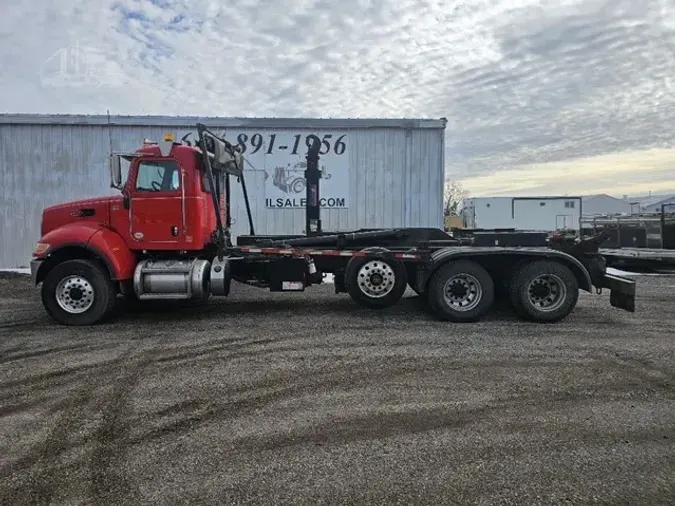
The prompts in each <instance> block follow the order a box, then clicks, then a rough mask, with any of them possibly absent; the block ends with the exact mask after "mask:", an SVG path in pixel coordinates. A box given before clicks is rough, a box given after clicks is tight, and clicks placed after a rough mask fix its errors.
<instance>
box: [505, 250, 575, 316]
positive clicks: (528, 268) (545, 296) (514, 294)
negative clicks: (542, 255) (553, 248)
mask: <svg viewBox="0 0 675 506" xmlns="http://www.w3.org/2000/svg"><path fill="white" fill-rule="evenodd" d="M578 298H579V281H578V280H577V278H576V276H575V275H574V273H573V272H572V271H571V270H570V269H569V268H568V267H567V266H565V265H563V264H562V263H560V262H556V261H551V260H534V261H532V262H528V263H526V264H525V265H523V266H522V267H521V268H520V269H518V270H517V271H516V272H515V273H514V275H513V277H512V278H511V280H510V283H509V299H510V302H511V305H512V307H513V308H514V310H515V311H516V313H517V314H518V315H519V316H521V317H522V318H524V319H526V320H529V321H533V322H540V323H554V322H558V321H560V320H562V319H563V318H565V317H566V316H567V315H569V314H570V313H571V312H572V310H573V309H574V307H575V306H576V304H577V300H578Z"/></svg>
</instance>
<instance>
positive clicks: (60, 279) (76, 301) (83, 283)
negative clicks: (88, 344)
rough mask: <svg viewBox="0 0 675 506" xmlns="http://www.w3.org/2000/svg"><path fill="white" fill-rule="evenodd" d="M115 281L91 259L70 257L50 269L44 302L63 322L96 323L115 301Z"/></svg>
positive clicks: (44, 289)
mask: <svg viewBox="0 0 675 506" xmlns="http://www.w3.org/2000/svg"><path fill="white" fill-rule="evenodd" d="M116 296H117V293H116V290H115V285H114V283H113V282H112V280H111V279H110V277H109V276H108V274H107V272H106V271H105V270H104V269H103V268H102V267H100V266H99V265H98V264H97V263H96V262H92V261H91V260H80V259H78V260H68V261H65V262H62V263H60V264H58V265H56V266H54V268H53V269H52V270H51V271H49V273H48V274H47V276H46V277H45V279H44V281H43V283H42V304H43V305H44V307H45V309H46V310H47V313H48V314H49V315H50V316H51V317H52V318H53V319H54V320H55V321H56V322H58V323H60V324H62V325H93V324H95V323H98V322H99V321H101V320H103V319H104V318H105V317H106V316H108V315H109V314H110V313H111V312H112V310H113V309H114V307H115V303H116Z"/></svg>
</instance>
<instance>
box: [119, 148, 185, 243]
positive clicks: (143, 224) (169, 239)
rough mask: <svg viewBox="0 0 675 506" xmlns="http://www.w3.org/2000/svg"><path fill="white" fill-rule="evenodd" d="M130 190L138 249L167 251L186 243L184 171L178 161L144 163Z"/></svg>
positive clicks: (133, 237)
mask: <svg viewBox="0 0 675 506" xmlns="http://www.w3.org/2000/svg"><path fill="white" fill-rule="evenodd" d="M135 172H136V178H135V181H134V182H133V185H132V186H131V188H130V197H131V199H130V200H131V203H130V208H129V218H130V227H129V233H130V234H131V241H132V243H134V244H135V246H136V248H135V249H164V248H165V247H172V246H174V245H176V244H178V243H181V242H183V241H184V240H185V237H184V230H185V215H184V188H183V184H182V183H183V178H182V171H181V167H180V165H179V163H178V162H177V161H176V160H175V159H166V158H165V159H157V160H141V161H139V163H138V167H137V170H136V171H135Z"/></svg>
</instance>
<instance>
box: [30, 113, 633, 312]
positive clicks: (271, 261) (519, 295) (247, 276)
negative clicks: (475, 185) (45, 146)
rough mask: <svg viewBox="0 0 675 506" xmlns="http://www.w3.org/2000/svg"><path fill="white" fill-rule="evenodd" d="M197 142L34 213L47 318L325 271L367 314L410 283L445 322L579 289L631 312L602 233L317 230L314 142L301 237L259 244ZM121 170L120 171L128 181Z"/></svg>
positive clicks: (629, 289) (224, 175) (146, 150)
mask: <svg viewBox="0 0 675 506" xmlns="http://www.w3.org/2000/svg"><path fill="white" fill-rule="evenodd" d="M197 137H198V139H197V141H196V142H195V145H194V146H193V145H192V144H191V143H190V141H187V140H186V138H187V136H186V137H184V138H183V140H182V142H174V139H173V136H168V137H167V138H165V140H164V141H163V142H155V143H150V142H146V143H144V144H143V145H142V146H141V147H140V148H139V149H138V150H137V151H136V152H134V153H113V154H111V157H110V161H111V163H110V169H111V180H112V183H111V186H112V187H114V188H118V189H119V190H120V195H118V196H112V197H102V198H94V199H87V200H80V201H74V202H66V203H64V204H60V205H56V206H51V207H48V208H46V209H45V210H44V212H43V216H42V232H41V233H42V237H41V238H40V240H39V241H38V244H37V246H36V249H35V252H34V254H33V259H32V262H31V270H32V275H33V279H34V282H35V283H36V284H38V285H39V284H41V295H42V301H43V305H44V307H45V309H46V311H47V312H48V313H49V314H50V315H51V316H52V318H53V319H54V320H55V321H57V322H59V323H62V324H68V325H91V324H94V323H96V322H99V321H102V320H103V319H105V318H106V317H107V316H109V315H110V314H111V313H112V310H113V308H114V307H115V305H116V301H117V299H118V295H122V296H123V297H125V298H126V299H128V300H131V301H142V300H146V299H189V300H195V299H198V300H206V299H208V298H209V297H210V296H227V295H229V293H230V288H231V284H232V281H237V282H240V283H246V284H249V285H253V286H258V287H262V288H267V289H269V290H271V291H291V292H292V291H302V290H305V289H306V288H307V287H308V286H311V285H313V284H319V283H321V282H322V280H323V277H324V274H325V273H331V274H334V280H335V281H334V283H335V291H336V293H341V292H346V293H349V295H350V296H351V297H352V299H353V300H354V301H356V302H357V303H359V304H361V305H363V306H366V307H370V308H384V307H389V306H392V305H394V304H396V303H397V302H398V301H399V300H400V299H401V297H402V296H403V294H404V292H405V290H406V287H408V286H409V287H411V288H412V289H413V290H414V291H415V292H417V293H418V294H419V295H420V296H421V297H424V298H425V299H426V300H427V301H428V306H429V308H430V309H431V311H432V312H433V313H434V314H435V315H436V316H437V317H438V318H439V319H442V320H449V321H454V322H472V321H477V320H479V319H480V318H481V317H482V316H483V315H485V314H486V313H487V312H488V311H489V310H490V308H491V307H492V305H493V303H494V302H495V299H496V298H504V299H505V300H507V301H508V302H509V304H510V306H511V307H512V308H513V310H514V311H515V312H516V313H518V314H519V315H520V316H521V317H523V318H525V319H528V320H531V321H535V322H556V321H559V320H561V319H563V318H564V317H566V316H567V315H568V314H569V313H570V312H571V311H572V310H573V309H574V307H575V305H576V303H577V299H578V296H579V290H584V291H587V292H593V291H594V290H596V291H600V290H602V289H604V288H607V289H609V290H611V296H610V304H611V305H612V306H614V307H617V308H621V309H624V310H626V311H631V312H632V311H635V282H634V281H633V280H630V279H624V278H621V277H618V276H612V275H609V274H607V272H606V265H605V260H604V258H603V257H602V255H600V254H599V253H598V248H599V246H600V244H601V243H602V241H603V237H602V236H601V235H598V236H594V237H591V238H587V239H585V240H582V241H576V240H569V239H567V238H565V237H563V236H556V235H553V236H552V237H550V238H546V241H543V240H542V241H541V243H540V244H539V243H537V244H536V245H529V246H523V245H519V244H518V240H519V239H518V236H516V235H512V236H510V239H509V240H510V242H509V243H508V244H510V245H507V246H477V245H476V244H475V242H474V241H473V240H472V239H471V238H470V237H469V238H461V239H460V238H453V237H452V236H450V235H449V234H447V233H446V232H444V231H443V230H441V229H433V228H432V229H430V228H403V229H385V230H383V229H377V230H358V231H354V232H349V233H330V232H324V231H323V230H322V227H321V219H320V209H319V202H320V192H319V180H320V178H321V171H320V170H319V169H318V161H319V152H318V150H319V145H320V143H319V142H318V138H317V139H315V141H314V143H313V144H311V146H310V148H309V150H308V153H307V156H306V159H307V168H306V171H305V180H306V185H305V194H306V199H305V200H306V228H305V230H306V233H305V235H298V236H258V235H256V234H255V231H254V226H253V219H252V215H251V209H250V205H249V200H248V194H247V190H246V184H245V181H244V173H243V164H242V161H243V158H242V155H241V153H240V152H239V151H238V150H237V148H236V147H235V146H233V145H232V144H230V143H229V142H227V141H226V140H225V139H223V138H221V137H219V136H217V135H216V134H215V133H213V132H212V131H210V130H209V129H208V128H207V127H206V126H204V125H202V124H198V125H197ZM121 159H126V160H128V161H129V162H130V166H129V171H128V176H127V179H126V181H122V176H121V168H120V167H121ZM230 176H234V177H236V178H238V179H239V181H240V183H241V186H242V190H243V194H244V201H245V204H246V210H247V214H248V223H249V227H250V234H249V235H244V236H238V238H237V241H236V244H233V243H232V241H231V236H230V224H231V219H230V194H231V180H230ZM529 241H531V238H530V239H529ZM523 244H527V242H523Z"/></svg>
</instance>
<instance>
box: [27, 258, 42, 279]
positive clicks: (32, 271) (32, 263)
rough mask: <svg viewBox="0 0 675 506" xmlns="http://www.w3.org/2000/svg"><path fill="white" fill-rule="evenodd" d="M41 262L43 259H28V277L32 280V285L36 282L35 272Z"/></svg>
mask: <svg viewBox="0 0 675 506" xmlns="http://www.w3.org/2000/svg"><path fill="white" fill-rule="evenodd" d="M42 262H44V260H31V261H30V277H31V279H32V280H33V284H34V285H35V284H37V283H36V280H37V273H38V270H40V266H41V265H42Z"/></svg>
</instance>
